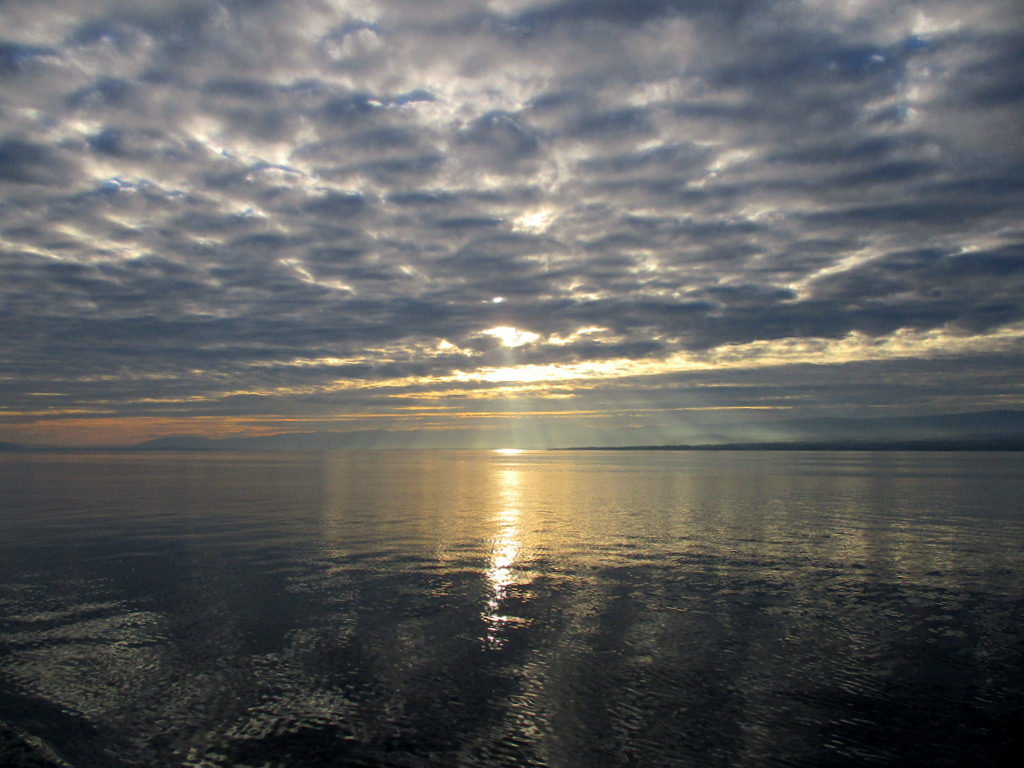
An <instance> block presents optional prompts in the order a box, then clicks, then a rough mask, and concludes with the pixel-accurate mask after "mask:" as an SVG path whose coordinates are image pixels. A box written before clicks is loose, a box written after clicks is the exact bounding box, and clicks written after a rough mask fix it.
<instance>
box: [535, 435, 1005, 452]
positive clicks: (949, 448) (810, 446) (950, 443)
mask: <svg viewBox="0 0 1024 768" xmlns="http://www.w3.org/2000/svg"><path fill="white" fill-rule="evenodd" d="M550 450H553V451H945V452H956V451H1024V438H1009V439H991V440H905V441H903V440H901V441H895V442H888V441H885V442H883V441H847V440H841V441H840V440H837V441H811V442H772V443H705V444H701V445H618V446H600V445H588V446H579V447H574V448H552V449H550Z"/></svg>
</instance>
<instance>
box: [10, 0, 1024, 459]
mask: <svg viewBox="0 0 1024 768" xmlns="http://www.w3.org/2000/svg"><path fill="white" fill-rule="evenodd" d="M1019 11H1020V8H1019V4H1018V3H1017V2H1016V1H1015V0H1005V2H1003V1H1001V0H983V1H981V2H976V3H971V4H966V5H965V4H963V3H957V2H944V1H936V2H914V3H911V2H872V1H871V0H867V1H866V2H861V3H856V4H848V3H829V2H818V1H817V0H803V1H802V2H791V1H788V2H770V1H769V2H747V0H726V1H725V2H710V0H707V1H705V0H665V1H660V2H646V0H644V1H642V2H636V1H634V2H618V1H616V0H590V1H586V0H577V1H575V2H561V3H559V2H554V3H548V4H544V3H533V2H523V1H521V0H493V1H492V2H457V1H453V2H445V3H424V2H412V1H411V0H384V1H382V2H355V1H353V2H348V1H346V0H337V1H333V0H291V1H287V2H286V1H284V0H281V1H279V2H278V1H275V0H263V1H261V2H242V0H222V1H221V2H212V1H206V0H196V1H194V2H188V3H169V2H148V1H147V0H135V1H134V2H130V3H129V2H103V1H101V2H97V1H96V0H89V1H88V2H85V1H83V2H72V1H70V0H54V2H46V3H39V2H28V1H27V0H24V1H23V0H7V2H4V3H2V4H0V327H2V338H0V428H2V432H3V435H4V436H9V437H11V438H12V439H18V440H28V441H33V440H34V441H43V442H55V441H56V442H59V441H61V440H67V441H70V442H75V441H88V440H100V439H115V438H116V439H129V437H141V436H147V435H155V434H160V433H161V432H168V431H191V432H205V433H208V434H221V433H224V432H226V431H249V432H252V433H256V432H260V431H281V430H284V429H290V428H309V429H312V428H322V427H323V426H324V425H333V428H339V429H354V428H356V427H362V426H366V427H373V428H375V429H378V430H383V429H392V430H394V431H396V432H403V431H409V430H413V431H416V432H417V433H418V434H431V435H435V436H437V435H440V434H442V433H444V432H445V431H446V430H449V429H451V428H452V427H454V426H455V425H456V424H463V425H466V426H472V427H474V428H476V429H478V431H479V430H484V431H486V426H487V425H488V424H494V423H496V422H501V423H502V424H504V425H506V426H507V424H508V423H511V421H512V420H519V422H520V423H526V422H527V421H529V422H530V423H531V424H535V425H537V424H541V422H543V421H544V420H545V419H547V421H546V422H545V425H543V426H537V427H536V428H537V429H538V430H539V431H538V432H537V433H536V435H535V437H536V439H535V440H534V442H537V443H544V444H551V443H558V442H559V441H560V440H561V441H562V442H575V441H577V440H579V439H582V438H581V435H582V436H583V437H586V436H587V435H590V436H596V437H594V439H598V440H599V439H602V438H601V435H603V434H604V433H603V432H602V431H601V428H600V425H601V424H604V425H606V426H608V427H609V428H612V427H614V428H615V429H620V430H621V429H626V428H628V427H633V428H637V429H638V430H639V431H638V432H637V433H636V434H638V435H639V434H643V435H646V436H648V437H649V436H651V435H654V434H655V433H657V434H658V435H660V436H662V437H664V439H667V440H670V439H673V438H676V437H679V436H680V435H685V429H684V426H685V425H684V424H683V423H684V422H685V421H686V419H687V418H688V417H687V416H686V415H685V414H687V413H691V412H692V413H699V412H701V411H700V409H705V408H712V409H729V408H737V409H752V408H763V409H766V412H770V411H772V410H773V409H779V411H778V412H780V413H781V412H783V411H785V412H786V413H793V412H794V411H797V412H800V411H801V409H802V410H803V411H805V412H806V413H808V414H812V413H868V412H870V409H872V408H877V407H888V408H889V409H890V410H891V409H896V410H898V411H901V412H903V411H905V412H912V411H915V409H916V411H919V412H928V411H943V410H965V409H972V408H987V407H992V406H1004V405H1010V406H1012V405H1019V404H1020V403H1021V399H1022V397H1024V393H1022V391H1021V388H1020V385H1019V384H1018V383H1016V382H1018V381H1020V380H1021V379H1020V377H1019V374H1020V373H1021V371H1020V370H1019V369H1020V368H1021V367H1022V366H1021V362H1022V356H1021V352H1022V339H1024V226H1022V223H1021V222H1022V216H1021V214H1022V212H1024V131H1021V128H1020V126H1021V125H1024V88H1022V86H1021V84H1022V83H1024V53H1022V51H1024V17H1022V15H1021V14H1020V12H1019ZM691 409H692V410H691ZM129 417H130V418H129ZM132 423H134V424H137V425H141V426H137V427H136V428H130V427H129V426H126V425H129V424H132ZM559 424H562V425H568V426H566V428H565V431H563V432H559V430H560V429H561V427H559V426H558V425H559ZM104 425H106V426H104ZM588 425H589V426H588ZM588 429H590V430H591V431H590V432H588V431H587V430H588ZM645 429H646V430H648V431H647V432H644V430H645ZM659 429H660V430H661V432H658V430H659ZM572 430H575V431H572ZM581 430H582V431H581ZM651 430H654V431H653V432H652V431H651ZM680 430H682V431H680ZM459 434H463V433H461V432H460V433H459ZM560 435H561V436H562V437H560ZM119 436H120V437H119ZM563 438H564V439H563ZM439 439H440V438H439ZM460 439H461V438H460Z"/></svg>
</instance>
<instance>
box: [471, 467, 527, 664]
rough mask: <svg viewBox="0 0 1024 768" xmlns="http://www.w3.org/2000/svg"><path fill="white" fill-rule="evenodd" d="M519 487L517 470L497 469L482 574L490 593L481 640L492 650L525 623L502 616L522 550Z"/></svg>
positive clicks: (484, 614)
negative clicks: (486, 561)
mask: <svg viewBox="0 0 1024 768" xmlns="http://www.w3.org/2000/svg"><path fill="white" fill-rule="evenodd" d="M512 450H515V449H512ZM502 452H503V453H504V452H506V451H502ZM515 452H516V453H518V451H515ZM520 485H521V477H520V473H519V470H518V469H517V468H515V467H505V468H502V469H501V470H500V472H499V474H498V488H497V497H498V505H497V511H496V513H495V515H494V518H493V519H494V522H495V524H496V528H497V530H496V533H495V536H494V538H493V540H492V544H491V554H490V562H489V567H488V569H487V570H486V571H485V572H484V576H485V577H486V579H487V582H488V587H489V590H488V598H487V602H486V604H485V606H484V611H483V613H482V614H481V617H482V618H483V621H484V626H485V635H484V640H485V641H486V643H487V645H488V646H489V647H492V648H500V647H502V646H503V645H504V644H505V642H506V641H507V638H506V637H504V634H503V630H504V629H506V628H507V627H508V626H509V625H510V624H519V623H523V622H524V621H525V620H524V619H522V618H520V617H518V616H510V615H507V614H506V613H505V610H506V607H505V604H506V601H507V598H508V592H509V589H510V588H512V587H514V586H515V585H516V583H517V573H516V567H515V566H516V559H517V558H518V557H519V554H520V551H521V549H522V537H521V532H520V525H519V523H520V517H521V514H522V507H521V488H520Z"/></svg>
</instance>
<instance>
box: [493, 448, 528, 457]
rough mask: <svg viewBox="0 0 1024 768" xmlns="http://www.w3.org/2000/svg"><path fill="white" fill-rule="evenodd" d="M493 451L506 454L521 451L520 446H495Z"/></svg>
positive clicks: (510, 454)
mask: <svg viewBox="0 0 1024 768" xmlns="http://www.w3.org/2000/svg"><path fill="white" fill-rule="evenodd" d="M494 452H495V453H503V454H505V455H506V456H515V455H516V454H517V453H522V452H523V449H522V448H495V449H494Z"/></svg>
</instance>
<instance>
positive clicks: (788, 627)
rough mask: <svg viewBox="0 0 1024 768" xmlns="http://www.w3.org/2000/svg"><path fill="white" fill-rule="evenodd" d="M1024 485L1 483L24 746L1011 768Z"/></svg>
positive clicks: (489, 468)
mask: <svg viewBox="0 0 1024 768" xmlns="http://www.w3.org/2000/svg"><path fill="white" fill-rule="evenodd" d="M1022 499H1024V455H1014V454H912V453H908V454H882V453H825V454H800V453H753V452H751V453H648V452H644V453H615V452H610V453H526V454H520V455H514V456H508V455H500V454H496V453H485V452H465V453H460V452H413V451H409V452H402V451H396V452H379V453H368V454H345V453H334V454H259V455H210V454H201V455H200V454H177V455H168V454H164V455H123V456H116V455H112V456H87V455H80V456H5V457H2V458H0V720H4V721H6V722H7V723H9V724H10V725H12V726H15V727H17V728H20V729H21V730H23V731H25V732H28V733H31V734H35V735H36V736H39V737H42V738H43V739H45V740H46V741H48V742H49V743H50V744H52V745H53V746H54V747H55V748H56V749H57V751H58V752H60V753H61V754H62V755H63V756H64V757H65V758H66V759H67V760H69V761H70V762H71V763H73V764H74V765H75V766H77V767H78V768H93V767H95V768H120V767H121V766H147V767H150V766H154V767H155V766H175V767H178V766H207V767H209V768H214V767H217V768H219V767H221V766H254V767H255V766H303V767H306V768H315V767H316V766H347V765H366V766H370V765H394V766H503V765H549V766H606V765H609V766H610V765H638V766H702V767H703V766H783V765H790V766H808V767H810V766H815V767H819V766H929V767H934V766H972V767H973V766H986V765H1010V764H1011V762H1010V760H1011V757H1010V756H1011V755H1014V756H1015V755H1016V752H1017V750H1018V748H1019V747H1021V745H1022V744H1024V634H1022V633H1024V582H1022V576H1021V574H1022V566H1024V502H1022Z"/></svg>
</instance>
